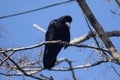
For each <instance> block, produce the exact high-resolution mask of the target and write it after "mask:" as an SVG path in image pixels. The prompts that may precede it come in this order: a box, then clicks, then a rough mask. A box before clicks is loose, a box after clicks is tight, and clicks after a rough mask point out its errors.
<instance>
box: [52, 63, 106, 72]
mask: <svg viewBox="0 0 120 80" xmlns="http://www.w3.org/2000/svg"><path fill="white" fill-rule="evenodd" d="M105 62H108V61H98V62H96V63H93V64H86V65H80V66H74V67H72V70H74V69H80V68H88V67H94V66H98V65H100V64H102V63H105ZM51 70H53V71H70V70H71V68H52V69H51Z"/></svg>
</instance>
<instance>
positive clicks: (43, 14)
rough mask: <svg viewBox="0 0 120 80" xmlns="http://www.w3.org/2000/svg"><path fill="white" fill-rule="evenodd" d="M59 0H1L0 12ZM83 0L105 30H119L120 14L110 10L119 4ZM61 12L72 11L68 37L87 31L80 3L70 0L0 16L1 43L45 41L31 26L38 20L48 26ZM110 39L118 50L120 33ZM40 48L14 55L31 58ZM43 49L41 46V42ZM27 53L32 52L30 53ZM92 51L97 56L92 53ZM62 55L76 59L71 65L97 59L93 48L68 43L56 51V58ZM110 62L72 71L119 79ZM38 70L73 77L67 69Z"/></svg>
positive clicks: (85, 79) (91, 79) (93, 78)
mask: <svg viewBox="0 0 120 80" xmlns="http://www.w3.org/2000/svg"><path fill="white" fill-rule="evenodd" d="M62 1H65V0H41V1H40V0H29V1H28V0H20V1H18V0H11V1H9V2H8V1H7V0H0V10H1V11H0V16H5V15H9V14H14V13H19V12H24V11H27V10H31V9H36V8H40V7H44V6H47V5H50V4H54V3H58V2H62ZM86 1H87V3H88V5H89V7H90V9H91V10H92V11H93V13H94V15H95V17H96V18H97V19H98V21H99V22H100V24H101V25H102V27H103V28H104V30H105V31H112V30H120V16H118V15H114V14H112V13H111V11H110V10H113V11H114V10H116V9H117V8H118V6H117V4H116V3H115V1H114V0H110V2H109V3H108V2H107V0H86ZM119 11H120V10H119ZM63 15H71V16H72V18H73V22H72V24H71V30H70V32H71V40H73V39H74V38H77V37H80V36H82V35H84V34H86V33H88V32H89V29H88V27H87V24H86V22H85V20H84V17H83V13H82V11H81V9H80V7H79V5H78V4H77V2H75V1H73V2H70V3H66V4H62V5H58V6H54V7H50V8H46V9H43V10H39V11H35V12H32V13H28V14H23V15H19V16H14V17H9V18H4V19H0V26H1V27H2V31H0V36H1V35H2V37H1V38H0V47H2V48H5V49H6V48H11V47H12V48H15V47H24V46H30V45H34V44H38V43H40V42H42V41H44V38H45V34H44V33H43V32H41V31H39V30H37V29H35V28H34V27H33V24H37V25H39V26H41V27H42V28H44V29H45V30H47V27H48V25H49V22H50V21H51V20H53V19H56V18H59V17H61V16H63ZM110 39H111V40H112V42H113V43H114V44H115V47H116V48H117V50H118V52H120V49H119V47H120V46H119V44H120V41H119V40H120V37H113V38H110ZM93 43H94V41H93V40H89V41H86V42H84V43H83V44H88V45H92V44H93ZM39 49H40V48H37V49H35V50H30V51H28V53H26V52H23V53H20V54H15V55H14V56H15V58H16V59H17V58H18V57H20V56H24V55H27V56H29V58H30V59H31V60H32V59H33V58H35V57H36V55H37V54H38V53H39ZM42 49H43V50H44V47H43V46H42ZM29 54H31V56H30V55H29ZM91 54H92V55H91ZM95 55H96V56H97V57H95ZM90 56H91V58H90ZM62 57H66V58H69V59H72V60H78V61H77V62H75V63H74V64H73V65H74V66H76V65H85V64H86V63H87V62H88V61H91V62H94V59H95V60H97V59H98V58H99V56H98V54H96V53H95V52H93V50H91V49H87V50H86V49H83V48H76V47H69V48H67V49H66V50H64V49H62V50H61V52H60V54H59V55H58V59H59V58H62ZM93 58H94V59H93ZM112 64H113V63H105V64H104V63H103V64H101V65H99V66H96V67H92V68H88V69H79V70H75V74H76V76H77V78H78V79H79V80H119V78H120V77H118V76H117V75H116V74H115V73H114V71H113V70H112V69H111V65H112ZM67 66H68V64H66V63H62V64H61V65H60V66H56V67H67ZM114 66H115V67H116V68H117V70H118V71H119V72H120V67H119V66H117V65H115V64H114ZM40 73H42V74H44V75H46V76H53V77H54V79H55V80H61V79H62V80H72V76H71V72H69V71H68V72H54V71H48V70H44V71H42V72H40ZM66 73H67V74H66ZM0 76H1V75H0ZM19 78H21V77H19ZM5 79H6V77H3V76H2V78H1V80H5ZM21 79H22V78H21ZM28 79H29V78H27V77H26V80H28ZM12 80H16V77H13V78H12Z"/></svg>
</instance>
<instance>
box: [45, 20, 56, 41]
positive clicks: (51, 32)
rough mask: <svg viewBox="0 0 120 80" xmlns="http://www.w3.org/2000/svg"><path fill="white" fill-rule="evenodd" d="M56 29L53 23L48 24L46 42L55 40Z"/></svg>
mask: <svg viewBox="0 0 120 80" xmlns="http://www.w3.org/2000/svg"><path fill="white" fill-rule="evenodd" d="M56 35H57V28H56V25H55V21H52V22H50V24H49V26H48V30H47V32H46V38H45V40H46V41H52V40H56V39H57V36H56Z"/></svg>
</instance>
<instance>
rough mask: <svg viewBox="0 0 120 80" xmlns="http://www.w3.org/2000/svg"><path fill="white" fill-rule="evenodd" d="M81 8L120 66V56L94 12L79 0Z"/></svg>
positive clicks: (83, 1) (82, 0) (84, 2)
mask: <svg viewBox="0 0 120 80" xmlns="http://www.w3.org/2000/svg"><path fill="white" fill-rule="evenodd" d="M77 2H78V4H79V6H80V7H81V9H82V11H83V12H84V14H85V15H86V17H87V18H88V20H89V22H90V23H91V25H92V26H93V28H94V29H95V30H96V32H97V33H98V35H99V37H100V38H101V40H102V41H103V42H104V44H105V46H106V48H107V49H108V50H109V51H110V53H109V54H110V55H111V56H112V57H113V58H114V60H116V61H117V62H118V63H119V64H120V54H119V53H118V52H117V50H116V48H115V46H114V44H113V43H112V41H111V40H110V39H109V38H108V36H107V35H106V33H105V31H104V29H103V28H102V26H101V24H100V23H99V22H98V21H97V19H96V17H95V16H94V15H93V13H92V11H91V10H90V8H89V7H88V5H87V3H86V1H85V0H77Z"/></svg>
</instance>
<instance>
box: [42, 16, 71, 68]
mask: <svg viewBox="0 0 120 80" xmlns="http://www.w3.org/2000/svg"><path fill="white" fill-rule="evenodd" d="M71 22H72V17H71V16H69V15H66V16H62V17H60V18H58V19H54V20H52V21H51V22H50V24H49V26H48V30H47V32H46V36H45V41H57V40H61V41H66V42H70V31H69V30H70V23H71ZM62 47H65V48H66V47H67V46H64V45H60V44H45V50H44V57H43V65H44V68H45V69H51V68H52V67H53V66H54V65H55V62H56V57H57V55H58V53H59V52H60V50H61V49H62Z"/></svg>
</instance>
